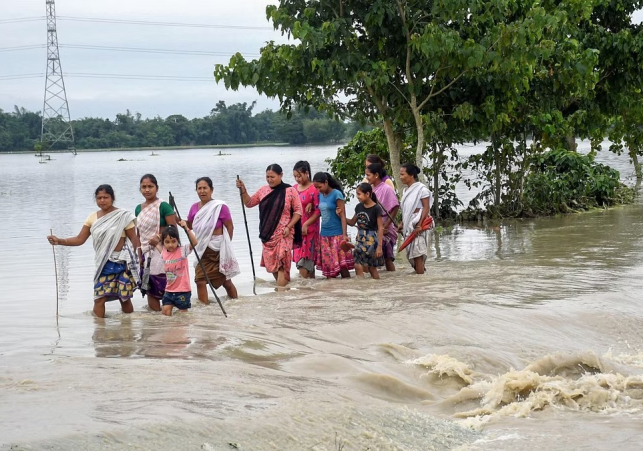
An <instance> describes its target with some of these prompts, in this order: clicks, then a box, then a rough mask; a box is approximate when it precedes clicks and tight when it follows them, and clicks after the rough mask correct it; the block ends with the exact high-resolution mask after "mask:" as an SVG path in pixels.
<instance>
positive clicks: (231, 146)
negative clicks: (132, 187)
mask: <svg viewBox="0 0 643 451" xmlns="http://www.w3.org/2000/svg"><path fill="white" fill-rule="evenodd" d="M290 145H291V144H289V143H283V142H282V143H280V142H274V143H252V144H212V145H208V146H162V147H107V148H103V149H76V152H78V153H81V152H82V153H86V152H140V151H146V150H188V149H226V148H228V149H235V148H240V147H287V146H290ZM68 152H69V151H68V150H48V151H43V153H44V154H45V155H48V154H54V153H68ZM2 154H7V155H10V154H13V155H15V154H34V155H35V154H36V151H35V150H12V151H0V155H2Z"/></svg>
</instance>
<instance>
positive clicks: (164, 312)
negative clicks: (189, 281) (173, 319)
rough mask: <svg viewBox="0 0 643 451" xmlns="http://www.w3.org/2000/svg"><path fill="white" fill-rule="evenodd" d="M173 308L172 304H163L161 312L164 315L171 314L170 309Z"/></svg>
mask: <svg viewBox="0 0 643 451" xmlns="http://www.w3.org/2000/svg"><path fill="white" fill-rule="evenodd" d="M173 308H174V306H173V305H164V306H163V314H164V315H165V316H172V309H173Z"/></svg>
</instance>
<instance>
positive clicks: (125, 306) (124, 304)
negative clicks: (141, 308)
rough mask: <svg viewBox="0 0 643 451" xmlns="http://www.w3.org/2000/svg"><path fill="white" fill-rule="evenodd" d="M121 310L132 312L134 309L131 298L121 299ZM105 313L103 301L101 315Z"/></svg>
mask: <svg viewBox="0 0 643 451" xmlns="http://www.w3.org/2000/svg"><path fill="white" fill-rule="evenodd" d="M121 310H122V311H123V313H132V312H133V311H134V305H133V304H132V301H131V300H129V299H128V300H127V301H121ZM104 314H105V304H104V303H103V315H104Z"/></svg>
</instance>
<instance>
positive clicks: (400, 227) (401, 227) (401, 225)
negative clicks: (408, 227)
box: [397, 222, 404, 233]
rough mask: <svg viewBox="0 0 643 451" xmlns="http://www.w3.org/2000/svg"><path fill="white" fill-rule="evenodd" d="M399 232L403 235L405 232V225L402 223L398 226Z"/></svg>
mask: <svg viewBox="0 0 643 451" xmlns="http://www.w3.org/2000/svg"><path fill="white" fill-rule="evenodd" d="M397 231H398V233H403V232H404V224H402V223H401V222H400V224H399V225H398V226H397Z"/></svg>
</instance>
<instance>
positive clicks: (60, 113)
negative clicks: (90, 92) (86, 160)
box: [40, 0, 76, 155]
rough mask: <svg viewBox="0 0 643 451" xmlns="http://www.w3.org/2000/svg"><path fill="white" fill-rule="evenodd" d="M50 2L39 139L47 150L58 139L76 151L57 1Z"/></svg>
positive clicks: (46, 0) (72, 150)
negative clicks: (57, 19) (60, 46)
mask: <svg viewBox="0 0 643 451" xmlns="http://www.w3.org/2000/svg"><path fill="white" fill-rule="evenodd" d="M45 3H46V4H47V79H46V81H45V101H44V104H43V107H42V130H41V134H40V142H41V144H42V150H41V151H40V152H41V153H42V151H48V150H50V149H52V148H53V147H54V146H55V145H56V144H57V143H66V144H67V148H68V149H69V151H70V152H72V153H73V154H74V155H76V148H75V146H74V130H73V128H72V126H71V117H70V115H69V103H67V92H66V91H65V81H64V80H63V72H62V68H61V66H60V53H59V51H58V33H57V31H56V2H55V0H45Z"/></svg>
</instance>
